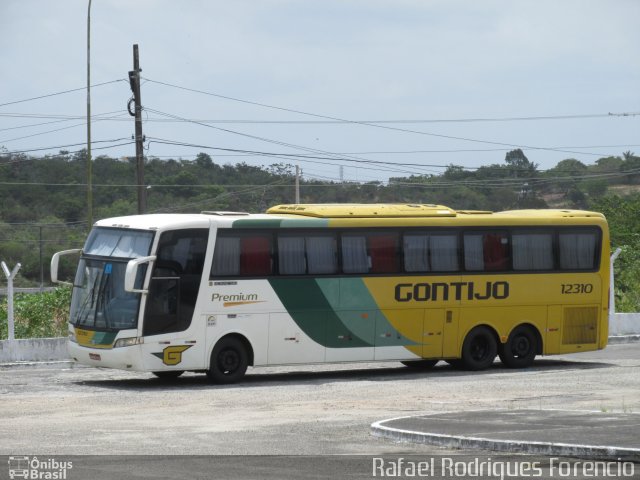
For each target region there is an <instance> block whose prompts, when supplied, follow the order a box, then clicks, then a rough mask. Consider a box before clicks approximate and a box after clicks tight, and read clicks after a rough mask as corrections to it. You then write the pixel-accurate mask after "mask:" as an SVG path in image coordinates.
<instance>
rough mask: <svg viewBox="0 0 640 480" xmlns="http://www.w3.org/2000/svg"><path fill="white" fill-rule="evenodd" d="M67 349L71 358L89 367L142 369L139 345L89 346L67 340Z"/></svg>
mask: <svg viewBox="0 0 640 480" xmlns="http://www.w3.org/2000/svg"><path fill="white" fill-rule="evenodd" d="M67 351H68V352H69V355H70V356H71V358H72V359H73V360H75V361H76V362H78V363H81V364H83V365H89V366H91V367H104V368H117V369H120V370H132V371H141V370H144V366H143V364H142V353H141V350H140V345H132V346H129V347H119V348H91V347H84V346H82V345H78V344H77V343H76V342H73V341H69V342H67Z"/></svg>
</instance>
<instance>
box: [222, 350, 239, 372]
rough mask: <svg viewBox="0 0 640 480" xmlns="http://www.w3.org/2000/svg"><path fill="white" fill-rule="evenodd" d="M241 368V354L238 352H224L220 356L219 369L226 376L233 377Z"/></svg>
mask: <svg viewBox="0 0 640 480" xmlns="http://www.w3.org/2000/svg"><path fill="white" fill-rule="evenodd" d="M239 366H240V354H239V353H238V352H237V351H236V350H232V349H229V350H223V351H222V352H220V354H219V355H218V368H219V369H220V371H221V372H222V373H223V374H225V375H231V374H232V373H233V372H235V371H236V370H237V369H238V367H239Z"/></svg>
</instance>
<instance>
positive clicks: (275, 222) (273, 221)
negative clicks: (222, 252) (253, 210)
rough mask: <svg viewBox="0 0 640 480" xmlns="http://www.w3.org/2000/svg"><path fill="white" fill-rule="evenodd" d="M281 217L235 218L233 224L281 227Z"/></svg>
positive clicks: (235, 226)
mask: <svg viewBox="0 0 640 480" xmlns="http://www.w3.org/2000/svg"><path fill="white" fill-rule="evenodd" d="M281 221H282V220H281V219H279V218H265V219H262V218H257V219H253V218H243V219H241V220H235V221H234V222H233V224H232V227H233V228H280V222H281Z"/></svg>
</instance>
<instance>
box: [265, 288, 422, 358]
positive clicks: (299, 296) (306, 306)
mask: <svg viewBox="0 0 640 480" xmlns="http://www.w3.org/2000/svg"><path fill="white" fill-rule="evenodd" d="M269 283H270V284H271V287H272V288H273V289H274V291H275V292H276V294H277V295H278V298H279V299H280V301H281V302H282V304H283V305H284V306H285V308H286V309H287V312H288V313H289V315H291V318H293V320H294V321H295V322H296V324H297V325H298V326H299V327H300V328H301V329H302V331H303V332H304V333H305V334H306V335H308V336H309V337H310V338H311V339H312V340H313V341H315V342H317V343H319V344H321V345H323V346H325V347H329V348H353V347H372V346H374V345H376V344H378V345H379V346H382V345H384V346H406V345H416V343H415V342H413V341H411V340H410V339H408V338H407V337H405V336H404V335H402V334H401V333H400V332H399V331H397V329H396V328H395V327H394V326H393V325H392V324H391V322H389V320H388V319H387V317H386V316H385V314H384V313H383V312H382V311H381V310H380V309H379V307H378V305H377V303H376V301H375V299H374V298H373V296H372V295H371V293H370V292H369V289H368V288H367V286H366V285H365V284H364V282H363V281H362V279H361V278H316V279H313V278H302V279H301V278H286V279H285V278H274V279H270V280H269ZM391 331H393V332H396V333H395V334H394V335H393V337H388V336H385V338H376V335H377V334H378V333H380V332H391Z"/></svg>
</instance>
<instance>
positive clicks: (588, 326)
mask: <svg viewBox="0 0 640 480" xmlns="http://www.w3.org/2000/svg"><path fill="white" fill-rule="evenodd" d="M597 335H598V307H567V308H565V309H564V323H563V325H562V343H563V344H564V345H577V344H581V343H596V341H597Z"/></svg>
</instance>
